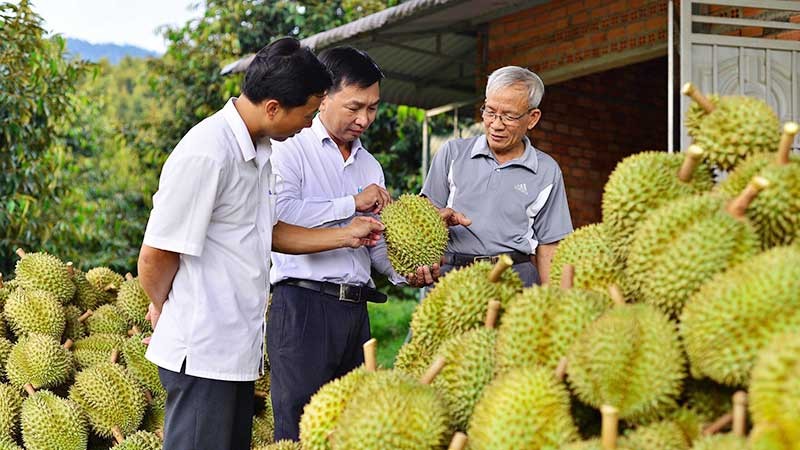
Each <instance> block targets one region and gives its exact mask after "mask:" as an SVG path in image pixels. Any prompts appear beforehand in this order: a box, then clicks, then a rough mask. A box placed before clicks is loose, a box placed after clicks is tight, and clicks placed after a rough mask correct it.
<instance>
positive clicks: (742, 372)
mask: <svg viewBox="0 0 800 450" xmlns="http://www.w3.org/2000/svg"><path fill="white" fill-rule="evenodd" d="M798 292H800V248H798V247H797V246H793V247H776V248H774V249H772V250H769V251H766V252H764V253H761V254H759V255H757V256H755V257H753V258H751V259H749V260H748V261H745V262H744V263H741V264H739V265H737V266H734V267H732V268H730V269H728V270H727V271H725V272H724V273H720V274H718V275H716V276H715V277H714V278H713V279H711V280H710V281H709V282H707V283H706V284H704V285H703V286H702V287H701V288H700V290H699V291H697V292H696V293H695V294H694V295H693V296H692V298H691V299H690V300H689V301H688V302H687V303H686V307H685V308H684V311H683V314H682V315H681V325H680V330H681V336H682V338H683V343H684V347H685V348H686V354H687V355H688V356H689V361H690V363H691V370H692V374H693V375H694V376H695V377H700V376H707V377H709V378H711V379H712V380H714V381H716V382H718V383H722V384H726V385H729V386H744V385H747V384H748V382H749V380H750V371H751V370H752V368H753V366H754V364H755V361H756V356H757V355H758V352H759V351H760V350H761V349H763V348H764V347H765V346H766V345H767V344H768V343H769V342H770V340H771V339H772V338H773V337H775V336H777V335H780V334H783V333H786V332H789V331H793V330H797V329H798V327H800V296H798V295H797V293H798Z"/></svg>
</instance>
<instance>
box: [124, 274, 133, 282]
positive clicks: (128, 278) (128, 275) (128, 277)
mask: <svg viewBox="0 0 800 450" xmlns="http://www.w3.org/2000/svg"><path fill="white" fill-rule="evenodd" d="M125 279H126V280H128V281H132V280H133V274H132V273H130V272H128V273H126V274H125Z"/></svg>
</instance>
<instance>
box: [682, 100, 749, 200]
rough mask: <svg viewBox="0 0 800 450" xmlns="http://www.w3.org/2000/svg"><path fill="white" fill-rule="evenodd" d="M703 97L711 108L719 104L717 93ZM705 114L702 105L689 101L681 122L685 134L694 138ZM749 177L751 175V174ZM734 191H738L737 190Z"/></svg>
mask: <svg viewBox="0 0 800 450" xmlns="http://www.w3.org/2000/svg"><path fill="white" fill-rule="evenodd" d="M705 98H707V99H708V101H709V102H711V106H712V107H713V108H716V107H717V105H718V104H719V95H717V94H711V95H708V96H707V97H705ZM706 114H707V113H706V110H705V109H703V107H702V106H700V104H699V103H697V102H693V103H690V104H689V108H688V109H687V110H686V117H684V119H683V124H684V125H685V126H686V134H688V135H689V136H691V137H692V138H694V136H695V135H696V134H697V132H698V130H700V126H701V124H702V122H703V119H704V118H705V116H706ZM753 175H755V174H753ZM750 177H752V175H751V176H750ZM750 177H749V178H748V180H749V179H750ZM742 187H744V186H742ZM736 192H737V193H738V192H739V191H736Z"/></svg>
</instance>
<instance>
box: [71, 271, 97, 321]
mask: <svg viewBox="0 0 800 450" xmlns="http://www.w3.org/2000/svg"><path fill="white" fill-rule="evenodd" d="M72 282H73V283H75V288H76V289H75V298H74V303H75V306H77V307H78V309H80V310H81V311H86V310H89V309H91V310H94V309H96V308H97V307H98V306H100V305H101V304H103V302H104V300H105V298H104V296H103V292H101V291H99V290H98V289H97V288H96V287H95V286H94V285H93V284H92V283H90V282H89V280H87V279H86V274H85V273H83V272H82V271H80V270H78V269H74V270H73V276H72Z"/></svg>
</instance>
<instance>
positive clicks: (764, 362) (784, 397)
mask: <svg viewBox="0 0 800 450" xmlns="http://www.w3.org/2000/svg"><path fill="white" fill-rule="evenodd" d="M798 374H800V332H798V331H797V328H795V330H794V332H793V333H791V334H788V335H777V336H776V337H775V338H774V339H773V340H772V342H771V343H770V344H769V345H768V346H767V347H766V348H764V349H763V350H762V351H761V352H760V353H759V355H758V359H757V362H756V365H755V367H754V368H753V372H752V378H751V380H750V397H749V399H750V401H749V408H750V413H751V415H752V417H753V422H754V423H755V424H756V425H758V424H760V423H770V424H773V425H774V426H775V427H776V428H778V429H780V431H781V434H782V435H783V436H784V437H785V439H786V440H788V441H790V442H797V443H800V377H798ZM798 445H799V446H800V444H798Z"/></svg>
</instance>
